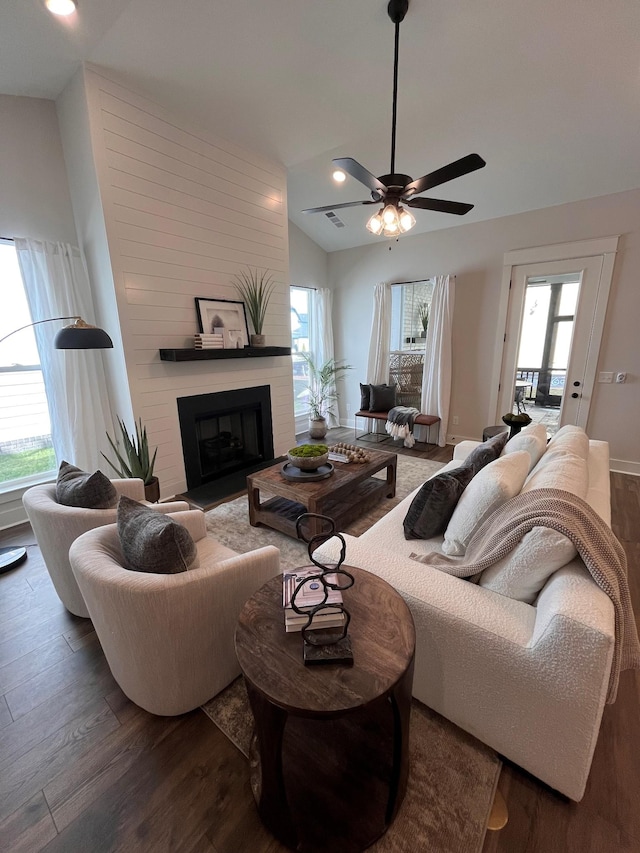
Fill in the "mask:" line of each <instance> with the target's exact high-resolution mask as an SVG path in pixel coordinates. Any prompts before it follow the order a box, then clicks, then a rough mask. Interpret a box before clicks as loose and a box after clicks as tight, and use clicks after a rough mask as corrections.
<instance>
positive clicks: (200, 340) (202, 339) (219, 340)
mask: <svg viewBox="0 0 640 853" xmlns="http://www.w3.org/2000/svg"><path fill="white" fill-rule="evenodd" d="M194 345H195V348H196V349H224V335H222V334H217V333H216V334H210V335H205V334H198V335H196V336H195V339H194Z"/></svg>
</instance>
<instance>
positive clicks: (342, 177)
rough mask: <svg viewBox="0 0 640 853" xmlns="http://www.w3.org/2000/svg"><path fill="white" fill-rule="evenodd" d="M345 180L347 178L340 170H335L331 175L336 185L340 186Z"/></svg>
mask: <svg viewBox="0 0 640 853" xmlns="http://www.w3.org/2000/svg"><path fill="white" fill-rule="evenodd" d="M346 178H347V176H346V175H345V173H344V172H343V171H342V170H341V169H336V170H335V172H334V173H333V180H334V181H336V182H337V183H338V184H341V183H342V182H343V181H345V180H346Z"/></svg>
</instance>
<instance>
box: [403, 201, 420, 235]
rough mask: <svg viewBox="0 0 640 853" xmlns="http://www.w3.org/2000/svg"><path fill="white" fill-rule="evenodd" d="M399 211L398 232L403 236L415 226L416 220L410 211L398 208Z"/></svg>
mask: <svg viewBox="0 0 640 853" xmlns="http://www.w3.org/2000/svg"><path fill="white" fill-rule="evenodd" d="M399 210H400V230H401V231H402V233H403V234H406V233H407V231H411V229H412V228H413V226H414V225H415V224H416V218H415V216H414V215H413V213H411V211H410V210H406V209H405V208H404V207H401V208H399Z"/></svg>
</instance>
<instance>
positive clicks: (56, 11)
mask: <svg viewBox="0 0 640 853" xmlns="http://www.w3.org/2000/svg"><path fill="white" fill-rule="evenodd" d="M45 6H46V7H47V9H48V10H49V11H50V12H51V14H52V15H63V16H66V15H72V14H73V13H74V12H75V11H76V8H77V4H76V3H75V0H45Z"/></svg>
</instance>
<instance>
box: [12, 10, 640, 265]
mask: <svg viewBox="0 0 640 853" xmlns="http://www.w3.org/2000/svg"><path fill="white" fill-rule="evenodd" d="M82 60H88V61H91V62H94V63H96V64H98V65H102V66H104V67H106V68H110V69H112V70H114V71H115V72H117V73H118V74H120V75H125V77H126V79H127V80H128V81H129V83H130V85H131V87H132V88H134V89H136V90H137V91H140V92H141V93H143V94H146V95H148V96H150V97H151V98H152V99H153V100H155V101H157V102H159V103H161V104H162V105H164V106H165V107H167V108H169V109H171V110H173V111H174V112H175V113H176V114H177V115H183V116H184V117H185V119H187V120H189V121H190V122H195V123H196V124H199V125H201V126H204V127H206V128H208V129H210V130H211V131H212V132H213V133H215V134H216V135H218V136H222V137H225V138H227V139H229V140H231V141H233V142H235V143H238V144H241V145H244V146H246V147H248V148H250V149H252V150H254V151H257V152H260V153H262V154H264V155H266V156H269V157H271V158H274V159H276V160H278V161H280V162H282V163H283V164H284V165H285V166H286V167H287V169H288V174H289V217H290V219H291V220H292V221H293V222H295V223H296V224H297V225H298V226H299V227H300V228H302V230H303V231H305V232H306V233H307V234H308V235H309V236H310V237H312V238H313V239H314V240H315V241H316V242H317V243H318V244H319V245H321V246H322V247H323V248H325V249H326V250H328V251H334V250H337V249H342V248H348V247H352V246H356V245H363V244H366V243H369V242H375V241H379V240H380V238H375V237H372V236H371V235H369V234H368V232H367V231H366V230H365V227H364V226H365V222H366V220H367V218H368V216H369V215H370V213H371V212H372V211H373V210H374V209H375V208H372V207H364V208H362V207H356V208H352V209H348V210H341V211H338V214H339V216H340V219H341V220H342V221H343V222H344V223H345V226H346V227H344V228H340V229H337V228H336V227H335V226H334V225H332V224H331V222H330V221H329V220H328V219H327V218H326V217H325V216H324V215H322V214H315V215H313V216H305V215H304V214H302V213H301V212H300V211H301V210H302V209H303V208H305V207H314V206H319V205H325V204H333V203H336V204H339V203H341V202H345V201H355V200H365V199H367V198H369V195H368V191H367V189H366V188H365V187H363V186H362V185H360V184H359V183H358V182H356V181H355V180H353V179H352V178H348V179H347V181H346V182H345V183H344V184H342V185H340V186H338V185H336V184H334V183H333V181H332V180H331V159H332V157H338V156H342V157H344V156H350V157H354V158H355V159H356V160H358V161H359V162H360V163H362V164H363V165H364V166H365V167H367V168H368V169H369V170H370V171H371V172H373V173H374V174H376V175H381V174H385V173H387V172H388V171H389V165H390V163H389V160H390V132H391V131H390V128H391V95H392V67H393V25H392V24H391V22H390V20H389V18H388V17H387V13H386V0H226V2H220V0H180V2H169V1H168V0H108V2H105V0H79V11H78V13H77V14H76V15H74V16H73V18H72V19H70V20H69V19H57V18H54V17H52V16H51V15H50V14H49V13H48V12H47V11H46V10H45V8H44V2H43V0H3V3H2V9H1V10H0V93H3V94H15V95H28V96H34V97H44V98H56V97H57V95H58V94H59V93H60V92H61V91H62V89H63V88H64V86H65V85H66V83H67V81H68V80H69V78H70V77H71V75H72V74H73V72H74V71H75V69H76V68H77V67H78V64H79V63H80V62H81V61H82ZM471 152H478V153H479V154H480V155H482V157H484V159H485V160H486V161H487V166H486V168H484V169H482V170H481V171H479V172H476V173H474V174H471V175H467V176H465V177H463V178H459V179H458V180H456V181H453V182H451V183H449V184H444V185H443V186H441V187H438V188H437V190H432V191H431V194H432V195H434V196H435V197H438V198H450V199H453V200H456V201H465V202H471V203H473V204H475V208H474V210H472V211H471V213H469V214H467V215H466V216H464V217H456V216H451V215H447V214H438V213H432V212H427V211H416V219H417V225H416V227H415V229H414V230H413V231H412V232H411V233H412V234H415V233H420V232H423V231H431V230H436V229H438V228H449V227H451V226H452V225H457V224H460V223H464V222H470V221H479V220H483V219H490V218H494V217H497V216H503V215H507V214H512V213H518V212H522V211H525V210H532V209H536V208H542V207H547V206H550V205H556V204H562V203H564V202H568V201H574V200H578V199H583V198H589V197H592V196H597V195H604V194H608V193H614V192H619V191H622V190H626V189H632V188H637V187H640V2H638V0H608V2H606V3H604V2H602V0H563V2H561V3H560V2H558V0H487V2H484V3H480V2H477V0H410V7H409V11H408V14H407V17H406V19H405V21H404V23H403V24H402V25H401V29H400V72H399V103H398V140H397V152H396V170H397V171H400V172H405V173H407V174H409V175H412V176H413V177H414V178H417V177H420V176H421V175H423V174H425V173H427V172H431V171H433V170H434V169H437V168H439V167H440V166H443V165H445V164H446V163H449V162H450V161H452V160H455V159H458V158H459V157H462V156H464V155H465V154H469V153H471ZM0 156H1V152H0ZM426 195H429V193H426Z"/></svg>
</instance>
